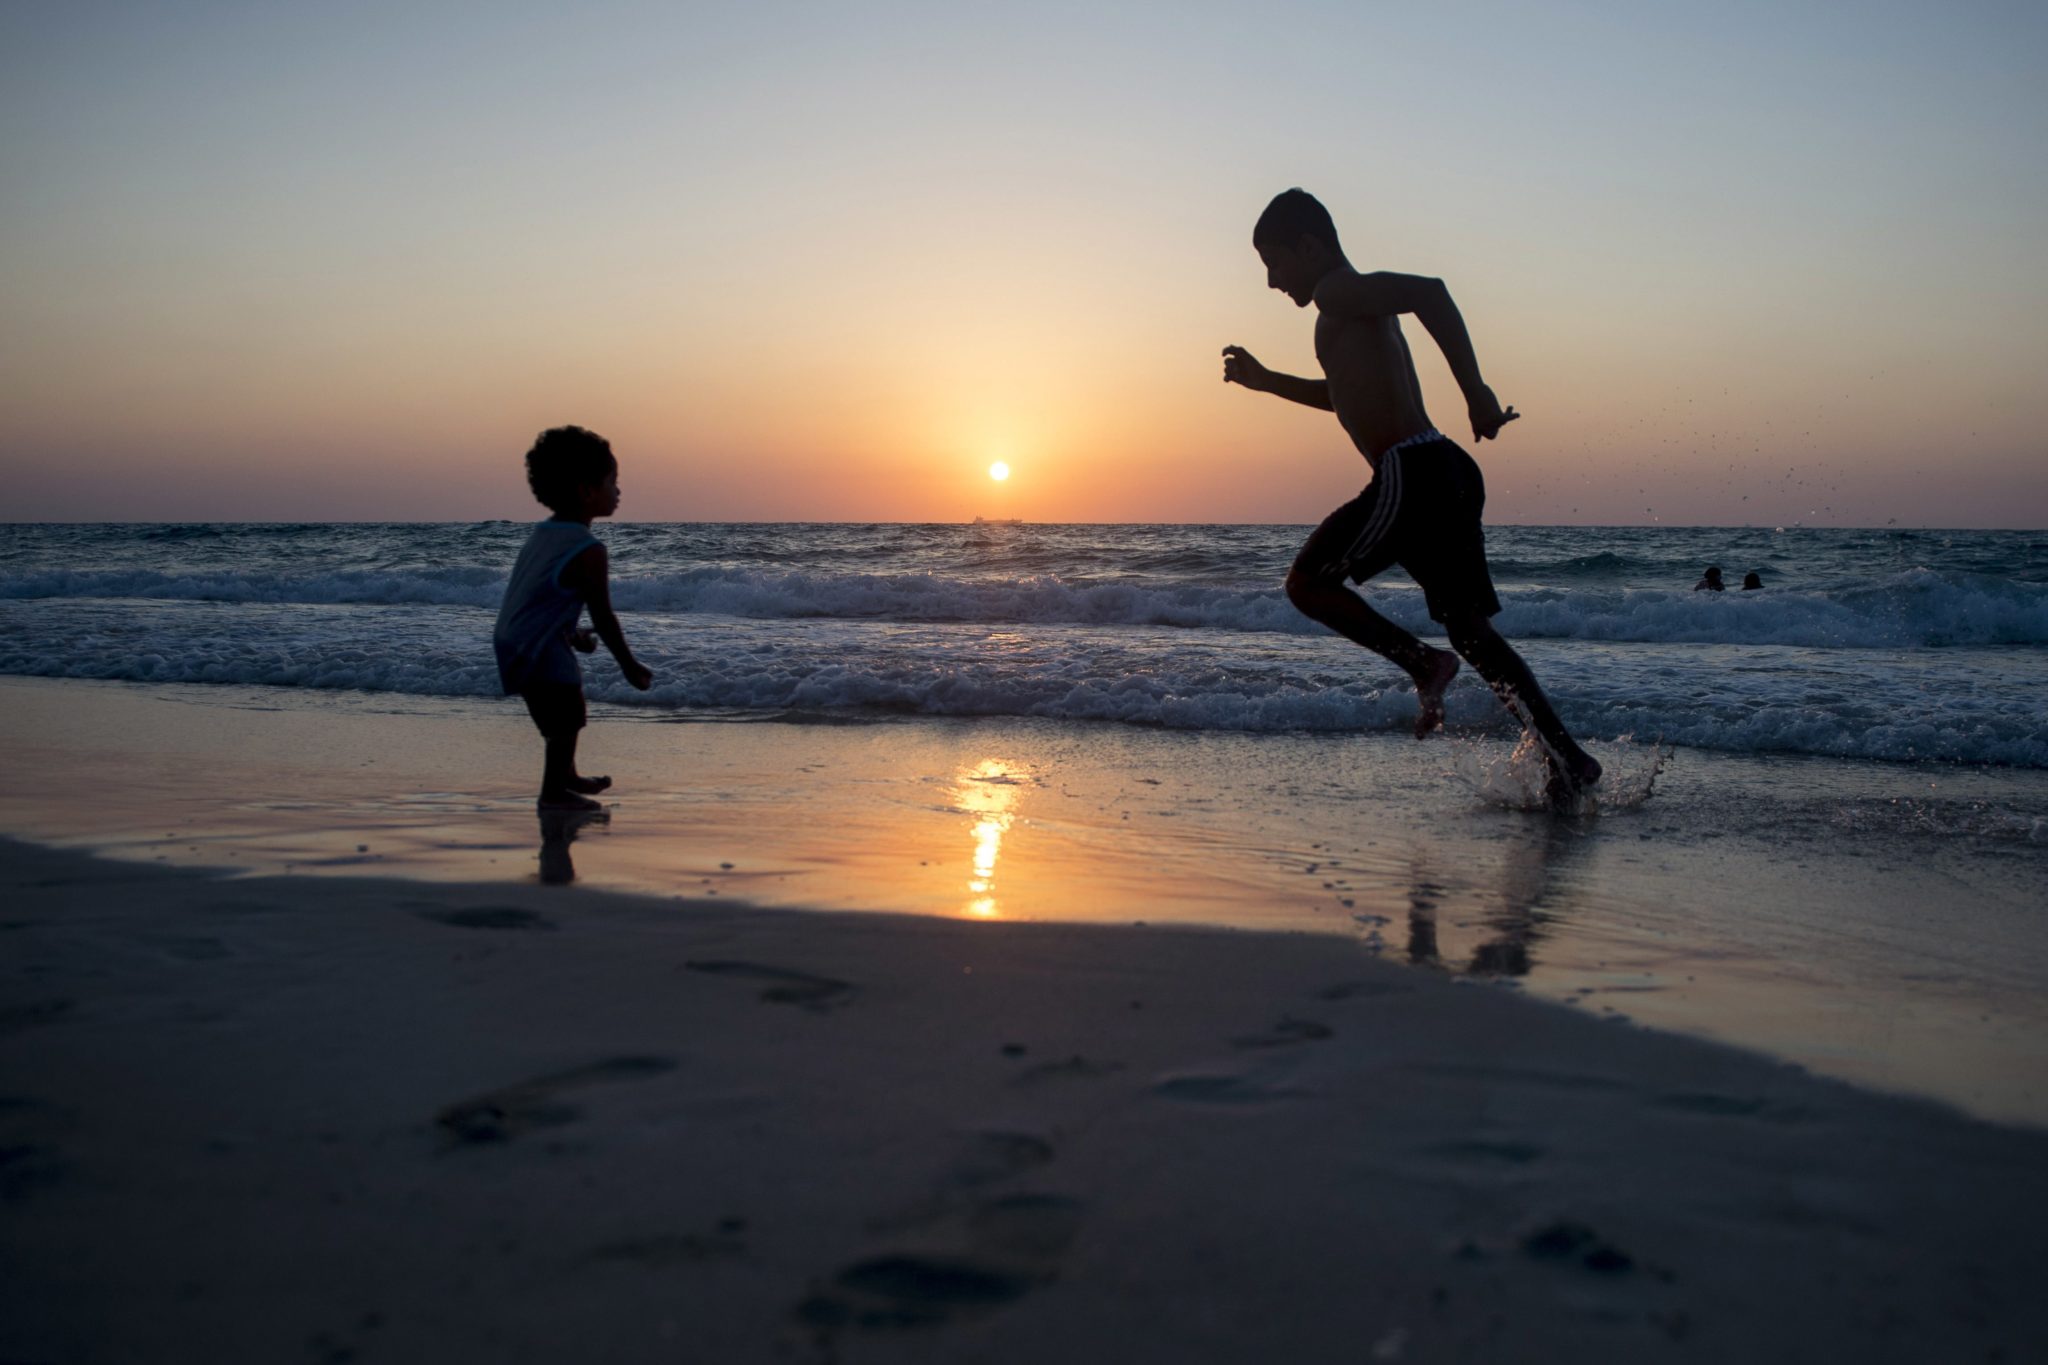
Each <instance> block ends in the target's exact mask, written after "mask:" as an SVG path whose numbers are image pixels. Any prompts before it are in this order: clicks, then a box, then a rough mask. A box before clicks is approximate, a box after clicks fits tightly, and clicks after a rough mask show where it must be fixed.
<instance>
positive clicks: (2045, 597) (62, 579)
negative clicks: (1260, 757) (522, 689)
mask: <svg viewBox="0 0 2048 1365" xmlns="http://www.w3.org/2000/svg"><path fill="white" fill-rule="evenodd" d="M503 591H504V579H503V575H502V572H501V571H500V570H498V569H496V568H482V567H472V566H450V567H444V568H436V569H431V570H411V571H405V572H386V571H373V570H335V571H327V572H320V573H311V574H292V573H280V572H275V571H260V572H251V573H245V574H237V573H221V572H210V573H202V574H173V573H165V572H162V571H158V570H138V569H104V570H101V569H66V570H31V571H28V572H14V573H0V599H13V600H51V599H85V600H110V599H146V600H158V601H202V602H230V603H280V604H282V603H300V604H305V605H363V604H367V605H387V606H396V605H418V606H462V607H490V608H495V607H496V605H497V602H498V598H499V596H500V595H501V594H502V592H503ZM612 596H613V601H614V602H615V603H616V604H617V605H618V606H619V608H620V609H621V610H624V611H629V612H657V613H662V614H667V615H702V616H723V617H734V618H739V619H748V620H805V619H827V620H880V621H906V622H984V623H989V624H1002V623H1009V624H1028V625H1099V626H1172V627H1176V628H1180V629H1187V630H1232V631H1244V632H1252V633H1261V634H1264V633H1277V634H1291V635H1318V634H1322V633H1323V627H1321V626H1319V625H1317V624H1315V623H1314V622H1312V621H1309V620H1307V619H1306V618H1305V617H1303V616H1302V615H1301V614H1300V613H1299V612H1297V611H1296V610H1294V608H1293V607H1292V606H1291V605H1289V603H1288V602H1287V600H1286V598H1285V596H1284V595H1283V594H1282V593H1281V592H1280V591H1279V589H1278V587H1277V585H1276V586H1274V587H1270V588H1230V587H1217V586H1211V585H1205V584H1199V583H1175V582H1172V581H1162V580H1142V581H1119V582H1107V583H1102V582H1095V583H1091V582H1068V581H1065V580H1062V579H1060V578H1056V577H1036V578H1023V579H1014V580H995V581H989V580H979V579H961V578H948V577H944V576H940V575H935V574H862V573H841V574H812V573H802V572H780V571H772V570H759V569H741V568H697V569H689V570H684V571H681V572H677V573H659V574H642V575H637V576H635V575H625V576H622V577H620V578H619V579H618V581H617V582H616V583H615V585H614V587H613V593H612ZM1501 596H1502V601H1503V605H1504V610H1503V612H1502V614H1501V615H1500V616H1499V617H1498V618H1497V620H1496V622H1495V624H1496V626H1498V628H1499V629H1500V630H1501V631H1502V633H1504V634H1506V635H1508V636H1510V637H1511V638H1519V639H1575V640H1615V641H1639V642H1646V643H1647V642H1662V643H1673V644H1749V645H1798V646H1806V647H1815V648H1828V649H1845V648H1847V649H1855V648H1887V647H1891V648H1896V647H1934V648H1942V647H1949V646H1956V645H2033V644H2044V643H2048V585H2043V584H2038V583H2025V582H2014V581H2011V580H2007V579H2001V578H1993V577H1986V576H1984V575H1978V574H1968V573H1959V572H1953V571H1948V572H1936V571H1932V570H1926V569H1913V570H1908V571H1906V572H1903V573H1900V574H1896V575H1893V576H1891V577H1889V578H1887V579H1885V580H1883V581H1880V582H1875V583H1870V584H1867V585H1859V586H1854V587H1849V588H1843V589H1837V590H1833V591H1808V592H1795V591H1789V590H1788V591H1774V592H1765V593H1739V592H1729V593H1695V592H1689V591H1664V590H1653V589H1620V588H1571V589H1562V590H1560V589H1550V588H1508V589H1506V590H1504V591H1503V592H1502V594H1501ZM1370 600H1371V601H1372V602H1373V603H1374V604H1375V606H1377V607H1378V608H1379V609H1380V610H1381V611H1382V612H1384V613H1385V614H1386V615H1387V616H1389V617H1390V618H1391V619H1393V620H1395V621H1396V622H1398V623H1400V624H1402V625H1404V626H1406V627H1408V628H1409V629H1412V630H1415V631H1418V632H1421V633H1434V632H1435V631H1436V629H1437V628H1436V627H1435V626H1434V625H1433V624H1432V623H1431V622H1430V620H1429V617H1428V613H1427V611H1426V609H1425V607H1424V604H1423V601H1422V596H1421V594H1420V592H1419V591H1417V590H1416V589H1415V588H1414V587H1412V586H1409V585H1407V584H1405V583H1401V582H1398V581H1397V582H1395V583H1391V584H1386V585H1381V586H1376V587H1375V588H1374V589H1373V590H1372V592H1371V594H1370Z"/></svg>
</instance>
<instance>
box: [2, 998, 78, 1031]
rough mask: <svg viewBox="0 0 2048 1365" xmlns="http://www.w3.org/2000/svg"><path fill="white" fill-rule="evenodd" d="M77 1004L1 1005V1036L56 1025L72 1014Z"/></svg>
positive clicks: (54, 1001)
mask: <svg viewBox="0 0 2048 1365" xmlns="http://www.w3.org/2000/svg"><path fill="white" fill-rule="evenodd" d="M77 1004H78V1002H77V1001H75V1000H30V1001H26V1002H24V1003H22V1004H19V1005H0V1034H5V1033H19V1032H21V1031H22V1030H23V1029H31V1028H35V1027H37V1026H38V1025H41V1024H54V1023H56V1022H57V1021H58V1020H59V1019H62V1018H64V1017H65V1016H66V1015H68V1014H70V1013H71V1011H72V1010H73V1009H75V1008H76V1007H77Z"/></svg>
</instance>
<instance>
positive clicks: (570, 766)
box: [540, 730, 610, 810]
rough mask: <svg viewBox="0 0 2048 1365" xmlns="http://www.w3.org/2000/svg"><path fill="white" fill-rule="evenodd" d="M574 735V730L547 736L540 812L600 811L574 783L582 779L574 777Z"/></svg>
mask: <svg viewBox="0 0 2048 1365" xmlns="http://www.w3.org/2000/svg"><path fill="white" fill-rule="evenodd" d="M576 736H577V731H574V730H569V731H565V732H563V733H560V734H553V735H549V736H548V737H547V741H548V752H547V766H546V767H545V768H544V769H542V771H541V778H540V808H541V809H542V810H598V809H601V807H600V806H599V805H598V803H597V802H595V801H593V800H591V799H590V798H589V797H587V796H585V795H583V793H582V792H581V791H579V790H578V788H577V785H576V784H577V783H578V782H580V781H582V779H581V778H579V777H577V776H576ZM606 785H607V786H609V785H610V784H609V783H607V784H606ZM600 790H602V789H601V788H600Z"/></svg>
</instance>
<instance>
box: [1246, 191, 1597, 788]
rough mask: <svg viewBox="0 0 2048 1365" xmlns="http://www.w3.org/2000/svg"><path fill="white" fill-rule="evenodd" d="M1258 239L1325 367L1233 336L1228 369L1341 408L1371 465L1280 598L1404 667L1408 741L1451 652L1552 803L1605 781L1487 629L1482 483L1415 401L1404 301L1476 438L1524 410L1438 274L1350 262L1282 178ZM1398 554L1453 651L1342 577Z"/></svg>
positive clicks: (1421, 729) (1418, 396) (1255, 384)
mask: <svg viewBox="0 0 2048 1365" xmlns="http://www.w3.org/2000/svg"><path fill="white" fill-rule="evenodd" d="M1252 246H1253V247H1254V248H1256V249H1257V251H1258V253H1259V259H1260V260H1262V261H1264V262H1265V265H1266V283H1267V285H1268V286H1270V287H1271V288H1274V289H1278V290H1279V291H1280V292H1281V293H1283V294H1286V295H1287V296H1288V297H1289V298H1291V299H1293V300H1294V302H1295V305H1296V306H1297V307H1302V308H1306V307H1307V306H1308V305H1309V304H1310V303H1314V304H1315V305H1316V310H1317V313H1318V315H1319V316H1318V317H1317V319H1316V359H1318V360H1320V361H1321V362H1322V365H1323V374H1324V376H1325V377H1324V378H1322V379H1301V378H1296V377H1295V376H1293V375H1286V374H1279V373H1276V372H1274V371H1272V370H1269V369H1267V368H1266V367H1265V366H1264V365H1261V364H1260V363H1259V362H1258V361H1257V360H1256V359H1254V358H1253V357H1252V355H1251V353H1250V352H1249V351H1247V350H1245V349H1244V348H1243V347H1242V346H1226V347H1224V348H1223V377H1224V379H1225V380H1227V381H1229V382H1231V383H1236V384H1242V385H1244V386H1245V387H1246V388H1248V389H1254V390H1257V391H1259V392H1262V393H1272V394H1278V395H1279V396H1280V397H1282V398H1287V399H1291V400H1292V401H1294V402H1296V403H1304V404H1307V405H1308V406H1309V407H1312V408H1322V409H1324V410H1325V411H1329V412H1334V413H1336V414H1337V421H1338V422H1339V423H1340V424H1342V426H1343V427H1344V430H1345V432H1346V433H1348V434H1349V435H1350V437H1351V441H1352V444H1353V445H1356V446H1357V447H1358V449H1359V451H1360V452H1361V453H1363V454H1364V456H1365V458H1366V462H1367V463H1368V464H1370V465H1371V466H1372V468H1373V478H1372V482H1371V483H1369V484H1367V485H1366V488H1365V491H1364V492H1363V493H1360V494H1359V495H1358V496H1357V497H1356V498H1353V499H1352V500H1351V501H1350V502H1347V503H1345V504H1344V505H1343V506H1342V507H1339V508H1338V509H1337V510H1336V511H1334V512H1332V513H1331V514H1330V515H1329V516H1328V517H1327V518H1325V519H1324V521H1323V524H1322V525H1321V526H1318V527H1317V528H1316V530H1315V533H1314V534H1313V535H1311V536H1310V537H1309V538H1308V543H1307V544H1306V545H1304V546H1302V548H1301V553H1300V554H1299V555H1297V556H1296V557H1295V560H1294V567H1293V568H1291V569H1289V570H1288V571H1287V596H1288V599H1289V600H1290V601H1292V602H1293V603H1294V605H1295V606H1296V607H1299V608H1300V609H1301V610H1302V611H1303V612H1304V613H1306V614H1307V615H1309V616H1311V617H1314V618H1315V619H1316V620H1318V621H1321V622H1322V623H1323V624H1324V625H1326V626H1328V627H1330V628H1331V629H1332V630H1335V631H1337V632H1338V633H1339V634H1341V635H1343V636H1345V637H1346V638H1347V639H1350V640H1352V641H1354V642H1356V643H1358V644H1361V645H1364V646H1365V647H1366V648H1367V649H1370V650H1373V651H1374V652H1376V653H1379V654H1383V655H1385V656H1386V657H1387V658H1389V659H1391V660H1393V661H1394V662H1395V663H1397V664H1399V665H1400V666H1401V667H1402V668H1404V669H1406V670H1407V672H1408V676H1409V677H1411V678H1413V679H1414V680H1415V694H1416V698H1417V700H1418V701H1419V702H1420V703H1421V707H1422V714H1421V716H1420V717H1419V718H1418V719H1417V720H1416V722H1415V734H1416V737H1417V738H1418V739H1419V738H1421V737H1422V736H1424V735H1426V734H1428V733H1429V732H1430V731H1431V730H1433V729H1436V728H1437V727H1438V726H1440V725H1442V724H1443V718H1444V689H1445V688H1446V687H1447V686H1449V685H1450V681H1451V679H1452V678H1453V677H1455V676H1456V675H1457V672H1458V655H1460V654H1461V655H1463V656H1464V657H1465V658H1466V660H1467V661H1469V662H1470V663H1471V665H1472V667H1473V668H1475V669H1477V670H1478V672H1479V676H1480V677H1482V678H1484V679H1486V681H1487V682H1488V683H1489V684H1491V686H1492V687H1493V690H1494V692H1495V693H1496V694H1497V695H1498V696H1499V697H1500V699H1501V700H1502V701H1504V702H1506V703H1507V706H1508V709H1509V710H1511V711H1513V712H1514V713H1515V714H1516V716H1517V717H1518V718H1520V719H1521V721H1522V722H1523V724H1524V725H1526V726H1528V727H1530V728H1531V729H1533V730H1534V731H1535V733H1536V736H1537V738H1538V739H1540V740H1541V741H1542V743H1543V747H1544V750H1545V753H1546V754H1547V756H1548V758H1549V761H1550V769H1551V795H1552V798H1553V800H1563V799H1568V798H1569V797H1570V796H1572V795H1573V794H1575V793H1577V792H1580V791H1583V790H1584V789H1585V788H1587V787H1589V786H1591V785H1592V784H1593V783H1595V782H1597V781H1599V780H1600V765H1599V763H1598V762H1596V761H1595V760H1594V759H1593V757H1592V755H1590V754H1588V753H1587V752H1586V751H1585V750H1584V749H1581V748H1580V747H1579V746H1578V744H1577V743H1576V742H1575V741H1574V740H1573V739H1572V737H1571V735H1570V734H1568V733H1567V732H1566V730H1565V728H1564V723H1563V722H1562V721H1560V720H1559V719H1558V718H1557V712H1555V711H1554V710H1552V709H1551V706H1550V702H1549V700H1548V699H1547V698H1546V697H1545V696H1544V695H1543V689H1542V688H1540V687H1538V686H1537V685H1536V678H1535V676H1534V675H1533V674H1531V673H1530V672H1529V666H1528V665H1527V664H1526V663H1524V662H1522V657H1521V655H1519V654H1517V653H1515V651H1514V649H1513V648H1512V647H1511V646H1510V645H1509V644H1508V642H1507V641H1506V640H1504V639H1502V638H1501V637H1500V635H1499V633H1498V632H1496V631H1495V630H1494V628H1493V625H1492V622H1491V619H1490V618H1491V617H1492V616H1493V615H1494V614H1495V613H1496V612H1498V611H1499V610H1500V599H1499V598H1498V597H1496V596H1495V595H1494V591H1493V579H1492V576H1491V575H1490V574H1489V573H1488V571H1487V567H1486V543H1485V537H1484V534H1483V533H1482V531H1481V530H1480V526H1479V513H1480V510H1481V508H1483V507H1484V506H1485V504H1486V487H1485V484H1484V483H1483V482H1482V481H1481V479H1480V475H1479V466H1478V465H1476V464H1474V463H1473V462H1472V457H1471V456H1470V455H1467V454H1466V453H1465V452H1464V451H1463V450H1461V449H1460V448H1459V447H1458V446H1457V445H1456V444H1454V443H1453V442H1452V441H1451V440H1449V439H1448V438H1447V437H1445V436H1444V435H1443V434H1442V433H1441V432H1439V431H1438V430H1437V429H1436V428H1435V427H1434V426H1432V425H1431V424H1430V420H1429V414H1428V413H1426V412H1424V411H1423V408H1422V389H1421V386H1420V385H1419V384H1418V383H1417V381H1416V378H1415V364H1414V361H1413V360H1412V359H1410V357H1409V354H1408V344H1407V342H1406V341H1405V340H1403V338H1402V336H1401V327H1400V323H1399V321H1398V319H1399V316H1400V314H1402V313H1413V314H1415V316H1416V317H1418V318H1420V319H1421V320H1422V325H1423V326H1424V327H1426V328H1428V329H1429V334H1430V336H1432V337H1434V338H1435V339H1436V343H1437V346H1438V347H1439V348H1440V349H1441V350H1442V351H1443V353H1444V359H1445V360H1447V361H1449V362H1450V366H1451V373H1452V374H1453V375H1455V376H1457V380H1458V387H1459V388H1461V389H1463V390H1464V391H1465V402H1466V412H1467V415H1468V416H1469V417H1470V418H1471V421H1472V436H1473V439H1474V440H1479V441H1483V440H1485V439H1487V438H1488V437H1489V436H1497V435H1499V434H1500V429H1501V428H1502V427H1503V426H1505V425H1507V424H1508V423H1509V422H1512V421H1514V420H1515V418H1516V417H1517V416H1518V415H1519V414H1518V413H1516V412H1515V410H1514V409H1513V408H1508V409H1506V410H1505V411H1503V410H1502V408H1501V406H1500V403H1499V402H1498V401H1497V400H1496V399H1495V398H1494V396H1493V390H1492V389H1489V388H1488V387H1486V385H1485V384H1484V383H1483V382H1482V381H1481V380H1480V378H1479V361H1478V360H1477V359H1476V358H1475V357H1474V356H1473V354H1472V340H1471V338H1470V337H1469V336H1467V335H1466V332H1465V322H1464V319H1463V318H1461V317H1460V316H1459V315H1458V308H1457V305H1456V304H1454V303H1452V302H1451V295H1450V292H1449V291H1448V290H1446V289H1445V288H1444V284H1443V281H1442V280H1435V279H1427V278H1424V277H1422V276H1418V275H1394V274H1388V273H1385V272H1378V273H1374V274H1371V275H1361V274H1359V273H1358V272H1357V271H1356V270H1354V269H1352V267H1351V262H1349V261H1348V260H1346V259H1345V258H1344V251H1343V248H1342V247H1340V246H1339V245H1338V243H1337V228H1336V225H1335V224H1333V223H1332V222H1331V221H1330V214H1329V211H1328V210H1327V209H1325V208H1324V207H1323V206H1322V205H1321V204H1320V203H1318V202H1317V201H1316V199H1315V197H1314V196H1312V195H1310V194H1307V193H1306V192H1304V191H1302V190H1288V191H1287V192H1286V193H1285V194H1282V195H1279V196H1277V197H1276V198H1275V199H1274V200H1273V202H1272V203H1270V204H1268V205H1267V206H1266V211H1265V213H1263V214H1261V215H1260V217H1259V221H1258V224H1257V226H1255V227H1254V228H1253V229H1252ZM1395 564H1399V565H1400V566H1401V567H1402V568H1404V569H1406V570H1407V571H1408V573H1409V575H1410V576H1411V577H1412V578H1414V580H1415V581H1416V583H1417V584H1419V585H1420V586H1421V588H1422V592H1423V597H1424V600H1425V601H1426V602H1427V603H1428V606H1429V615H1430V619H1432V620H1434V621H1439V622H1441V623H1442V624H1443V627H1444V632H1445V634H1447V635H1448V636H1449V637H1450V642H1451V648H1452V649H1455V650H1456V651H1457V654H1453V653H1451V652H1450V650H1442V649H1434V648H1431V647H1430V646H1429V645H1426V644H1424V643H1422V641H1420V640H1418V639H1416V638H1415V637H1414V636H1413V635H1411V634H1409V633H1408V632H1407V631H1405V630H1403V629H1401V627H1399V626H1397V625H1395V624H1394V623H1393V622H1392V621H1389V620H1388V619H1387V618H1386V617H1384V616H1382V615H1380V614H1379V613H1378V612H1376V611H1374V610H1373V609H1372V608H1371V607H1369V606H1367V605H1366V604H1365V600H1364V599H1363V598H1362V597H1360V596H1359V595H1358V594H1357V593H1355V592H1353V591H1352V590H1351V589H1350V587H1348V586H1347V585H1346V583H1345V580H1346V579H1349V580H1351V581H1352V582H1354V583H1363V582H1365V581H1366V580H1367V579H1368V578H1371V577H1372V576H1373V575H1375V574H1378V573H1382V572H1384V571H1385V570H1386V569H1388V568H1389V567H1391V566H1393V565H1395Z"/></svg>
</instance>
